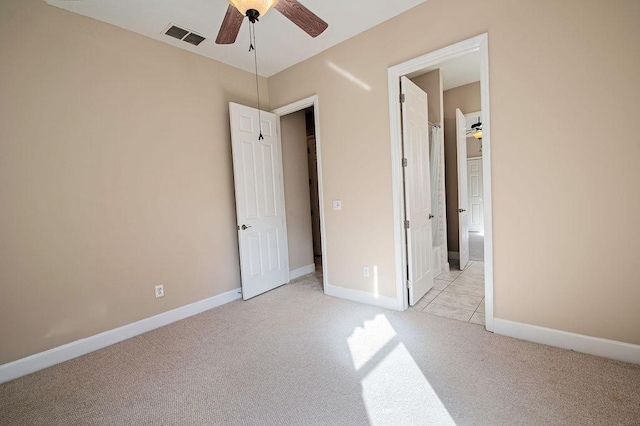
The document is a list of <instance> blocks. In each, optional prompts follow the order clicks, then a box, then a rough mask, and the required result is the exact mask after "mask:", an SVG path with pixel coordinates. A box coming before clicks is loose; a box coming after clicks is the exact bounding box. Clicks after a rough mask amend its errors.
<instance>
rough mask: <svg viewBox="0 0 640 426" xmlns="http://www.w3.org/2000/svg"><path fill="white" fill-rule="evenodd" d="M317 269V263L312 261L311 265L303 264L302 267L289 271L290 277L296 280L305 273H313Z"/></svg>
mask: <svg viewBox="0 0 640 426" xmlns="http://www.w3.org/2000/svg"><path fill="white" fill-rule="evenodd" d="M315 271H316V264H315V263H312V264H311V265H307V266H303V267H302V268H298V269H294V270H293V271H289V279H292V280H295V279H296V278H300V277H302V276H303V275H307V274H311V273H313V272H315Z"/></svg>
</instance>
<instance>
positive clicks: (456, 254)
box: [449, 251, 460, 260]
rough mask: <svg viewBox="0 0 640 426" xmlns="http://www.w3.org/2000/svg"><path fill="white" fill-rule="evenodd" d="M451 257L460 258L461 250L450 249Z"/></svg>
mask: <svg viewBox="0 0 640 426" xmlns="http://www.w3.org/2000/svg"><path fill="white" fill-rule="evenodd" d="M449 259H456V260H458V259H460V252H459V251H450V252H449Z"/></svg>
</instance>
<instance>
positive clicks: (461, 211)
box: [458, 209, 466, 213]
mask: <svg viewBox="0 0 640 426" xmlns="http://www.w3.org/2000/svg"><path fill="white" fill-rule="evenodd" d="M464 212H466V210H465V209H458V213H464Z"/></svg>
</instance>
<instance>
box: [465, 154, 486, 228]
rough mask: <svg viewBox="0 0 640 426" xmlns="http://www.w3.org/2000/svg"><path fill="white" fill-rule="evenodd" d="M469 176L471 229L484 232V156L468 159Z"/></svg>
mask: <svg viewBox="0 0 640 426" xmlns="http://www.w3.org/2000/svg"><path fill="white" fill-rule="evenodd" d="M467 173H468V177H469V182H468V188H467V189H468V190H469V231H471V232H482V233H484V218H483V210H484V209H483V205H482V158H473V159H470V160H467Z"/></svg>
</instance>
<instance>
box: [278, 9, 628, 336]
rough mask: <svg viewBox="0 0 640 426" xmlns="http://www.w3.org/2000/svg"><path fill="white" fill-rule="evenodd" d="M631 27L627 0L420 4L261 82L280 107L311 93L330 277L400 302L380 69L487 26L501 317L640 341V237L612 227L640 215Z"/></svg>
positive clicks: (384, 78)
mask: <svg viewBox="0 0 640 426" xmlns="http://www.w3.org/2000/svg"><path fill="white" fill-rule="evenodd" d="M461 10H462V11H464V13H465V15H468V16H473V19H469V20H467V21H466V22H465V24H464V25H457V23H459V22H460V11H461ZM434 17H437V19H434ZM426 20H428V21H429V23H430V24H429V25H424V22H425V21H426ZM639 20H640V2H637V1H633V0H616V1H602V0H567V1H561V2H559V1H555V0H540V1H525V0H515V1H504V0H485V1H482V2H478V1H475V0H429V1H427V2H425V3H423V4H422V5H420V6H418V7H416V8H414V9H412V10H410V11H408V12H407V13H404V14H402V15H399V16H398V17H396V18H394V19H392V20H390V21H387V22H385V23H383V24H381V25H379V26H377V27H375V28H373V29H371V30H369V31H367V32H365V33H363V34H360V35H358V36H356V37H353V38H351V39H349V40H348V41H346V42H344V43H342V44H340V45H337V46H335V47H333V48H331V49H328V50H326V51H324V52H323V53H321V54H319V55H317V56H315V57H313V58H311V59H309V60H307V61H304V62H302V63H300V64H297V65H295V66H293V67H291V68H289V69H288V70H285V71H283V72H281V73H279V74H277V75H275V76H273V77H271V78H270V79H269V93H270V98H271V103H272V104H273V105H274V106H281V105H285V104H287V103H290V102H292V101H295V100H298V99H302V98H304V97H307V96H309V95H311V94H314V93H317V94H318V96H319V100H320V111H319V113H320V122H319V126H320V132H321V135H322V162H323V179H324V182H323V183H324V199H325V206H324V207H325V211H326V217H325V228H326V237H327V238H326V242H327V248H328V259H327V267H328V279H329V282H330V283H331V284H333V285H338V286H342V287H346V288H351V289H359V290H367V291H371V292H372V291H374V282H373V279H366V278H363V277H362V276H361V267H362V265H377V266H378V273H379V277H378V278H379V280H378V283H379V292H380V294H383V295H387V296H395V288H396V287H395V285H396V283H395V265H394V250H393V247H394V238H393V214H392V213H393V212H392V192H391V163H390V151H391V149H390V145H389V115H388V114H389V112H388V106H387V102H388V95H387V93H388V90H387V68H388V67H389V66H392V65H395V64H398V63H400V62H403V61H406V60H409V59H412V58H414V57H417V56H419V55H422V54H425V53H427V52H431V51H434V50H436V49H439V48H441V47H444V46H447V45H450V44H452V43H455V42H458V41H460V40H464V39H467V38H470V37H472V36H475V35H477V34H480V33H484V32H488V34H489V60H490V72H491V76H490V86H491V118H492V122H491V124H492V130H493V135H492V136H493V140H492V146H493V151H492V158H491V161H492V165H493V169H492V178H493V223H494V249H495V252H494V255H495V257H494V267H495V286H494V289H495V315H496V316H497V317H498V318H504V319H509V320H513V321H519V322H523V323H530V324H536V325H540V326H545V327H551V328H555V329H560V330H566V331H570V332H575V333H581V334H586V335H591V336H597V337H603V338H608V339H614V340H619V341H624V342H630V343H636V344H640V327H639V326H638V325H639V324H640V309H638V307H637V305H638V300H640V285H638V282H639V281H638V274H637V271H636V269H637V268H636V266H635V265H636V263H637V262H636V259H637V258H638V257H640V249H639V245H638V241H639V240H640V228H638V227H635V226H627V225H625V226H618V225H617V224H630V223H635V221H636V219H637V217H640V191H638V182H640V168H638V167H636V165H635V161H636V160H637V158H640V144H638V143H637V138H634V137H633V136H632V135H633V134H634V128H633V126H634V124H633V123H632V122H629V121H626V120H625V116H624V114H620V111H635V109H636V106H637V99H638V97H639V96H640V79H638V78H637V76H638V75H640V57H639V56H638V55H637V54H635V52H637V50H638V40H640V26H639V25H637V23H638V21H639ZM594 28H596V29H597V30H596V31H594ZM532 58H533V59H532ZM339 70H344V71H346V72H348V73H350V74H351V75H352V76H353V77H355V78H357V79H359V80H360V81H361V82H362V83H363V85H361V84H356V83H354V82H353V81H352V80H351V79H350V78H348V77H347V76H345V75H344V74H342V73H341V72H340V71H339ZM602 76H607V78H605V79H603V78H602ZM531 123H536V126H539V131H536V132H524V131H523V129H526V128H530V126H531ZM585 123H588V124H589V125H588V128H589V131H588V132H579V131H577V129H581V128H584V125H585ZM354 159H357V161H354ZM338 198H339V199H342V201H343V209H342V210H341V211H333V210H332V209H331V200H333V199H338Z"/></svg>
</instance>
